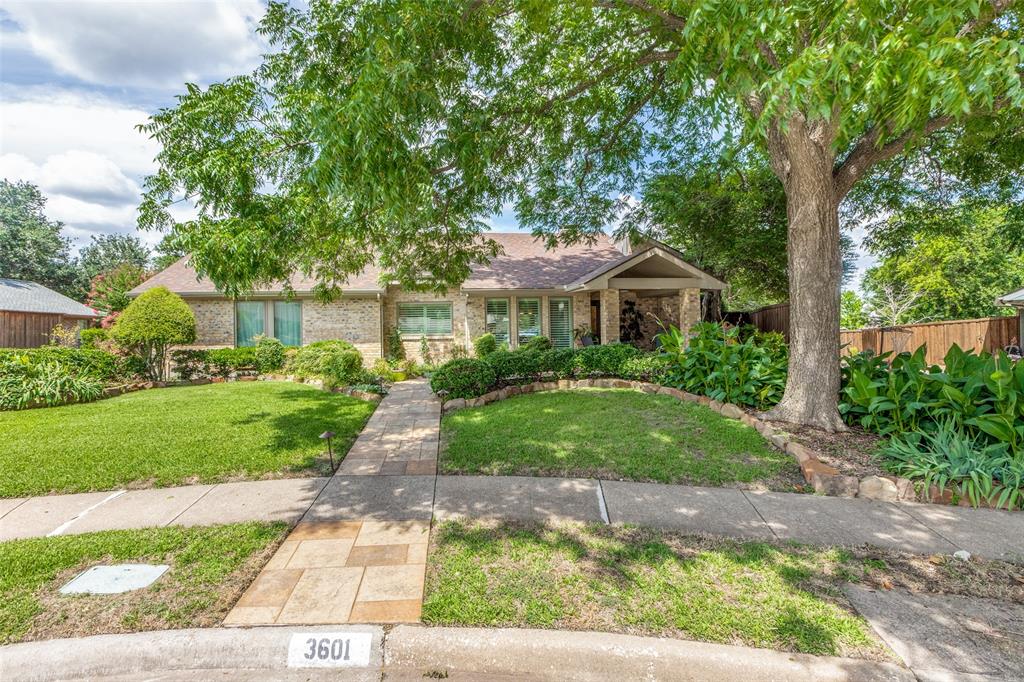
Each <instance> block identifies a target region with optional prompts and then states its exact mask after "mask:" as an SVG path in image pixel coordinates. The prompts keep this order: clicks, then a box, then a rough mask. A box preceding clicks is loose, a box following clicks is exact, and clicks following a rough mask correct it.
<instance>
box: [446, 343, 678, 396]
mask: <svg viewBox="0 0 1024 682" xmlns="http://www.w3.org/2000/svg"><path fill="white" fill-rule="evenodd" d="M537 345H539V346H543V345H544V344H543V343H538V344H537ZM456 362H457V363H459V364H458V365H455V364H454V363H456ZM664 367H665V361H664V360H660V359H658V358H657V357H656V356H653V355H649V354H645V353H644V352H643V351H641V350H639V349H637V348H635V347H633V346H630V345H627V344H622V343H618V344H610V345H607V346H589V347H587V348H583V349H580V350H574V349H572V348H552V349H549V350H543V351H538V350H534V349H532V348H530V347H528V346H524V347H522V348H519V349H518V350H514V351H510V350H496V351H492V352H490V353H488V354H487V355H485V356H484V357H482V358H479V359H475V360H472V361H466V360H452V361H451V362H448V363H445V364H444V365H442V366H441V367H440V368H439V369H438V370H437V372H435V373H434V378H433V379H432V380H431V384H430V386H431V388H433V389H434V392H435V393H436V392H440V391H445V392H446V393H445V397H446V398H475V397H476V396H478V395H483V394H484V393H486V392H487V391H489V390H491V389H493V388H495V387H497V386H498V385H508V384H526V383H530V382H531V381H536V380H538V379H542V378H544V377H552V378H556V379H567V378H571V377H576V378H581V379H582V378H588V377H600V376H610V377H624V378H637V379H641V378H642V379H644V380H657V379H658V378H661V377H663V376H664Z"/></svg>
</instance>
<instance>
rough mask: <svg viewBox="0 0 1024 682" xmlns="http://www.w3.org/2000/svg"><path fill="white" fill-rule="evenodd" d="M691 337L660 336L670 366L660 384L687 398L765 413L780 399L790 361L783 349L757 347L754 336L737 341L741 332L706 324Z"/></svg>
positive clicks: (674, 331)
mask: <svg viewBox="0 0 1024 682" xmlns="http://www.w3.org/2000/svg"><path fill="white" fill-rule="evenodd" d="M693 333H694V335H693V337H692V338H690V340H689V344H688V345H687V344H686V340H685V339H686V337H685V335H683V334H682V333H681V332H680V331H679V330H678V329H677V328H676V327H670V328H669V329H668V330H667V331H666V332H664V333H662V334H659V336H658V338H659V340H660V341H661V345H662V349H663V351H664V353H665V355H666V357H667V358H668V360H669V367H668V371H667V374H666V376H665V377H664V379H663V381H665V382H666V383H667V384H668V385H671V386H675V387H676V388H681V389H683V390H685V391H689V392H691V393H698V394H701V395H706V396H708V397H710V398H713V399H715V400H720V401H722V402H726V403H733V404H735V405H747V406H750V407H755V408H758V409H766V408H768V407H771V406H772V405H774V404H776V403H777V402H778V401H779V400H780V399H781V398H782V392H783V390H784V389H785V387H786V372H787V369H788V365H789V355H788V352H787V350H786V347H785V345H784V344H783V345H782V346H781V347H778V346H777V345H774V344H773V343H771V344H766V345H759V344H758V342H757V339H756V335H752V336H748V338H747V339H746V340H745V341H744V340H742V339H741V338H740V330H739V329H737V328H735V327H734V328H732V329H729V330H724V329H723V328H722V327H721V326H720V325H717V324H714V323H710V322H704V323H701V324H698V325H696V326H694V328H693Z"/></svg>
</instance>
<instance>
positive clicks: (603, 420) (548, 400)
mask: <svg viewBox="0 0 1024 682" xmlns="http://www.w3.org/2000/svg"><path fill="white" fill-rule="evenodd" d="M441 427H442V457H441V461H440V466H441V469H442V471H444V472H446V473H465V474H478V473H483V474H494V475H533V476H537V475H540V476H593V477H599V478H609V479H629V480H635V481H656V482H661V483H690V484H696V485H722V484H729V483H753V482H763V483H767V484H769V487H773V488H780V489H787V488H791V487H792V485H793V484H795V483H798V482H801V481H802V479H801V478H800V476H799V470H798V468H797V465H796V463H795V461H794V460H793V458H792V457H791V456H789V455H787V454H785V453H782V452H779V451H778V450H776V449H775V448H773V447H771V446H770V445H769V444H768V443H766V442H765V440H764V439H763V438H762V437H761V435H760V434H758V433H757V432H756V431H755V430H754V429H752V428H750V427H749V426H746V425H744V424H742V423H741V422H738V421H735V420H731V419H725V418H724V417H722V416H721V415H719V414H716V413H715V412H712V411H711V410H710V409H708V408H706V407H704V406H702V405H697V404H694V403H685V402H680V401H678V400H676V399H674V398H671V397H669V396H664V395H650V394H646V393H638V392H636V391H630V390H587V389H583V390H576V391H559V392H550V393H536V394H530V395H523V396H517V397H514V398H510V399H508V400H503V401H500V402H495V403H491V404H490V405H485V406H484V407H476V408H470V409H463V410H458V411H456V412H452V413H451V414H449V415H446V416H445V418H444V420H443V421H442V424H441Z"/></svg>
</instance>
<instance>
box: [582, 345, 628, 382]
mask: <svg viewBox="0 0 1024 682" xmlns="http://www.w3.org/2000/svg"><path fill="white" fill-rule="evenodd" d="M640 355H643V351H641V350H640V349H639V348H636V347H634V346H631V345H629V344H626V343H610V344H608V345H606V346H587V347H586V348H583V349H581V350H579V351H577V352H576V355H575V358H574V374H575V375H576V376H578V377H581V378H582V377H591V376H619V374H620V372H621V371H622V365H623V364H624V363H625V362H626V360H629V359H630V358H635V357H639V356H640Z"/></svg>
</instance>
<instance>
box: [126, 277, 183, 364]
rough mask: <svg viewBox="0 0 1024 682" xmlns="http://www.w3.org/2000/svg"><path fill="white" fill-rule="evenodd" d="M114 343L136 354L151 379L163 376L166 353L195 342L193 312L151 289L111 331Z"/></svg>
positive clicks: (179, 300)
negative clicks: (141, 360) (171, 348)
mask: <svg viewBox="0 0 1024 682" xmlns="http://www.w3.org/2000/svg"><path fill="white" fill-rule="evenodd" d="M111 335H112V336H113V337H114V340H115V341H117V342H118V343H119V344H121V345H122V346H124V347H126V348H131V349H133V350H134V351H135V352H137V353H138V354H139V355H140V356H141V357H142V358H143V359H144V360H145V362H146V373H147V375H148V376H149V377H150V378H151V379H157V380H158V379H163V378H164V377H165V375H166V358H167V350H168V349H169V348H170V347H171V346H173V345H179V344H187V343H192V342H193V341H195V338H196V319H195V315H194V314H193V313H192V309H191V308H190V307H189V306H188V304H187V303H185V301H184V300H183V299H182V298H181V297H180V296H178V295H177V294H174V293H171V292H170V291H169V290H168V289H166V288H165V287H154V288H152V289H150V290H148V291H145V292H143V293H142V294H140V295H139V297H138V298H136V299H135V300H134V301H132V302H131V303H130V304H129V305H128V307H127V308H125V309H124V312H123V313H121V316H120V317H118V318H117V322H115V323H114V326H113V328H112V329H111Z"/></svg>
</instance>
